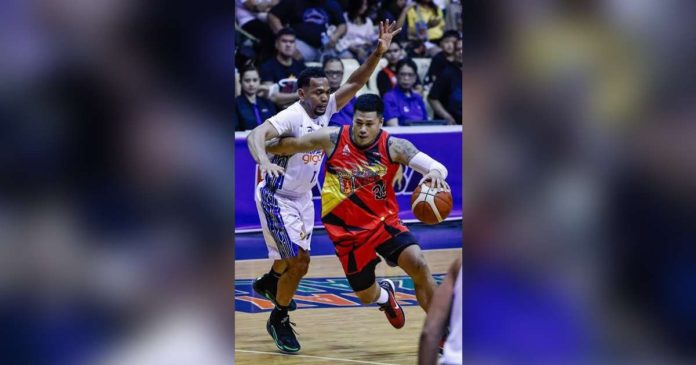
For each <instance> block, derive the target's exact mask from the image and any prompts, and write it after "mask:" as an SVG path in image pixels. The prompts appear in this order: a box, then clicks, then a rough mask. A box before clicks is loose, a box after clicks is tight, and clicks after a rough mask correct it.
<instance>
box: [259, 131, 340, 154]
mask: <svg viewBox="0 0 696 365" xmlns="http://www.w3.org/2000/svg"><path fill="white" fill-rule="evenodd" d="M338 131H339V129H338V128H337V127H324V128H321V129H319V130H317V131H316V132H312V133H309V134H305V135H304V136H302V137H299V138H298V137H285V138H280V139H279V140H277V141H273V142H272V143H271V144H270V145H269V146H268V147H267V150H268V152H270V153H275V154H280V155H291V154H293V153H300V152H309V151H314V150H319V149H321V150H324V151H325V152H326V154H331V152H333V149H334V147H335V146H336V143H337V141H338Z"/></svg>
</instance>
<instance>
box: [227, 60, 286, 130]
mask: <svg viewBox="0 0 696 365" xmlns="http://www.w3.org/2000/svg"><path fill="white" fill-rule="evenodd" d="M239 76H240V79H241V85H242V94H241V95H239V96H238V97H236V98H235V100H234V107H235V108H234V111H235V116H236V120H235V125H234V130H235V131H245V130H250V129H254V127H256V126H257V125H259V124H261V123H263V122H264V121H265V120H266V119H268V118H270V117H272V116H273V115H275V113H276V107H275V105H273V103H272V102H271V101H270V100H268V99H266V98H264V97H260V96H257V95H256V93H257V92H258V91H259V72H258V71H257V70H256V68H255V67H254V66H253V65H249V66H247V67H246V68H244V69H242V71H241V73H240V75H239Z"/></svg>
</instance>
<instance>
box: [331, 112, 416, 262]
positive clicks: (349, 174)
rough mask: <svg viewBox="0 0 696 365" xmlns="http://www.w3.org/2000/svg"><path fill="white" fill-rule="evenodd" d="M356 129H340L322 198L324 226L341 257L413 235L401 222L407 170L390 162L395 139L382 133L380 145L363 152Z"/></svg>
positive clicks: (377, 140) (377, 144) (367, 147)
mask: <svg viewBox="0 0 696 365" xmlns="http://www.w3.org/2000/svg"><path fill="white" fill-rule="evenodd" d="M351 129H352V127H348V126H344V127H341V129H340V133H339V135H340V137H339V139H338V142H337V144H336V147H335V149H334V151H333V153H332V154H331V156H329V158H328V160H327V162H326V178H325V179H324V186H323V188H322V195H321V202H322V212H321V216H322V222H323V224H324V227H325V228H326V231H327V232H328V234H329V237H330V238H331V240H332V241H333V242H334V244H335V245H336V247H337V251H341V250H340V248H341V247H345V248H349V247H353V248H354V247H355V245H356V242H357V243H359V244H360V245H362V244H364V243H371V244H372V246H373V248H374V247H376V246H377V245H380V244H381V243H383V242H386V241H388V240H389V239H391V238H393V237H394V236H395V235H397V234H399V233H402V232H404V231H407V229H406V227H404V226H403V225H402V224H401V222H400V220H399V217H398V212H399V206H398V204H397V202H396V194H395V193H394V179H395V177H396V175H397V173H399V170H400V168H401V165H400V164H398V163H396V162H394V161H392V160H391V157H390V156H389V148H388V141H389V133H387V132H386V131H380V133H379V135H378V136H377V139H376V140H375V142H374V143H372V144H371V145H369V146H366V147H359V146H357V145H356V144H355V143H354V142H353V140H352V139H351ZM338 253H339V255H340V252H338ZM358 266H361V265H358Z"/></svg>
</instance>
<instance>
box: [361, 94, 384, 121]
mask: <svg viewBox="0 0 696 365" xmlns="http://www.w3.org/2000/svg"><path fill="white" fill-rule="evenodd" d="M358 110H359V111H361V112H377V115H379V116H380V117H381V116H382V115H383V114H384V103H383V102H382V98H380V97H379V95H376V94H362V95H360V96H358V98H357V99H356V100H355V111H358Z"/></svg>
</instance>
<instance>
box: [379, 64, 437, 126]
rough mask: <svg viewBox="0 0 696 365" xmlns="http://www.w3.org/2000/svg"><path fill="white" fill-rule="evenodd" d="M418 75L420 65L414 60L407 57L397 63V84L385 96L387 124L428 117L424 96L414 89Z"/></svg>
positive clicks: (394, 124)
mask: <svg viewBox="0 0 696 365" xmlns="http://www.w3.org/2000/svg"><path fill="white" fill-rule="evenodd" d="M417 77H418V66H416V63H415V62H413V61H412V60H410V59H408V58H405V59H403V60H401V61H399V62H398V63H397V64H396V81H397V84H396V86H395V87H394V88H393V89H391V91H389V92H387V93H386V94H384V97H383V99H384V119H385V120H386V125H387V126H398V125H399V124H401V123H403V122H405V121H419V120H427V119H428V114H427V111H426V109H425V103H424V102H423V97H422V96H421V95H420V94H418V93H416V92H415V91H414V90H413V87H414V86H415V85H416V78H417Z"/></svg>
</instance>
